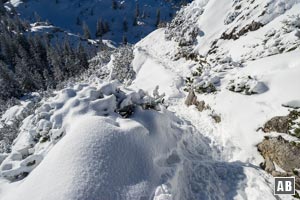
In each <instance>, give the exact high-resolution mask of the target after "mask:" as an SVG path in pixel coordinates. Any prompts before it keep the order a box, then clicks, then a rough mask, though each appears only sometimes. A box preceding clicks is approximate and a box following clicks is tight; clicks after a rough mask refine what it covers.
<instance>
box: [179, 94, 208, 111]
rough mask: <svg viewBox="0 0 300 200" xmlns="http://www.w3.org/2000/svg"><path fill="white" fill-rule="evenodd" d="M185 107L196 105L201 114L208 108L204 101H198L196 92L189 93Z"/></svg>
mask: <svg viewBox="0 0 300 200" xmlns="http://www.w3.org/2000/svg"><path fill="white" fill-rule="evenodd" d="M185 105H187V106H191V105H194V106H196V108H197V109H198V110H199V111H200V112H202V111H203V110H205V109H207V108H208V106H206V105H205V102H204V101H198V100H197V96H196V94H195V92H194V90H190V91H189V94H188V96H187V98H186V100H185Z"/></svg>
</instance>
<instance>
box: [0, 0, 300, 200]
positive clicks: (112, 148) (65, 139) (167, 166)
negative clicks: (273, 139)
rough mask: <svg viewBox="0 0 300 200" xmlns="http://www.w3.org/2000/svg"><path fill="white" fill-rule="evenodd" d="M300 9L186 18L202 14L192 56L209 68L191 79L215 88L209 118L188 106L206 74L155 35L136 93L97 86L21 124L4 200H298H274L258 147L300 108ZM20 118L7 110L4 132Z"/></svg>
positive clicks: (203, 8)
mask: <svg viewBox="0 0 300 200" xmlns="http://www.w3.org/2000/svg"><path fill="white" fill-rule="evenodd" d="M253 2H254V1H253ZM125 3H126V1H124V2H123V3H122V4H125ZM238 3H240V4H238ZM237 5H241V10H240V11H239V13H235V14H234V12H235V10H236V6H237ZM255 6H257V7H256V8H255ZM299 6H300V4H299V1H298V0H293V1H281V0H275V1H272V2H271V3H270V4H268V5H266V2H264V1H262V0H259V1H255V2H254V3H253V4H252V3H249V2H247V1H230V0H224V1H222V2H220V1H217V0H210V1H207V0H195V1H194V2H193V3H191V4H189V5H188V6H187V7H186V8H185V10H184V12H183V13H185V15H186V16H185V17H195V16H194V14H195V13H202V14H201V16H200V17H199V16H197V17H198V18H197V19H196V24H193V25H196V26H197V27H198V28H199V29H200V30H201V31H202V32H201V34H199V36H198V37H197V40H196V41H195V43H194V44H192V45H191V46H190V47H191V49H192V50H193V51H197V52H199V53H200V54H203V55H206V56H207V58H205V59H206V60H207V61H208V62H209V65H208V66H206V65H205V66H204V67H203V72H202V74H201V75H199V76H196V77H194V78H195V84H198V86H199V85H201V84H206V85H207V84H210V83H211V84H213V85H214V86H215V87H216V92H213V93H202V94H197V99H198V100H203V101H205V103H206V105H208V106H209V107H210V109H206V110H204V111H203V112H199V111H198V110H197V108H196V107H195V106H190V107H187V106H185V105H184V101H185V98H186V96H187V92H185V91H184V89H185V86H186V85H185V82H184V80H185V78H186V77H190V76H191V74H192V73H193V72H194V71H195V69H197V68H198V67H199V66H200V64H199V62H198V61H197V62H196V61H193V60H186V59H184V58H180V59H175V58H176V54H177V53H178V49H179V46H178V43H177V42H175V41H173V40H166V37H165V36H166V35H165V31H166V30H165V29H158V30H156V31H154V32H152V33H151V34H149V35H148V36H147V37H146V38H144V39H143V40H141V41H140V42H138V43H137V44H136V45H135V47H134V60H133V62H132V66H133V69H134V70H135V72H136V77H135V79H134V80H133V82H132V84H131V85H130V86H129V87H124V86H122V85H121V84H120V83H118V82H117V81H111V82H105V81H103V80H98V79H97V78H93V80H92V79H91V80H89V81H83V83H76V84H71V85H70V86H68V87H66V88H65V89H63V90H60V91H56V92H55V96H54V97H51V98H49V99H44V100H43V101H42V104H41V106H40V107H39V108H37V109H36V110H35V113H33V114H32V115H30V116H28V117H26V118H25V119H24V120H23V123H22V126H21V128H20V133H19V135H18V137H17V139H16V140H15V142H14V145H13V148H12V153H9V154H7V155H1V156H0V160H1V161H2V162H1V166H0V172H1V178H0V188H1V190H2V191H1V193H0V198H1V199H4V200H14V199H16V200H17V199H19V197H20V196H22V198H24V199H32V200H35V199H36V200H39V199H43V200H44V199H45V200H52V199H57V200H60V199H61V200H71V199H72V200H73V199H78V200H79V199H80V200H85V199H86V200H90V199H96V198H100V199H105V200H113V199H139V200H140V199H154V200H171V199H174V200H177V199H178V200H186V199H220V200H221V199H249V200H260V199H268V200H269V199H270V200H271V199H274V200H275V199H278V198H281V199H292V197H291V196H280V197H276V196H274V195H273V186H274V178H273V177H272V176H271V175H270V174H267V173H266V172H265V171H263V170H262V169H261V168H260V167H259V164H260V163H261V162H263V158H262V156H261V155H260V154H259V152H258V151H257V147H256V145H257V144H258V143H259V142H261V141H262V140H263V138H264V136H266V135H269V136H278V135H281V134H279V133H270V134H265V133H262V132H261V131H258V128H259V127H262V126H263V124H264V123H265V122H266V121H268V120H269V119H271V118H272V117H274V116H284V115H287V114H288V112H289V109H290V107H299V104H300V103H299V99H300V94H299V85H300V79H299V74H300V59H299V47H298V46H297V45H299V39H298V40H297V38H296V37H295V32H296V31H297V30H298V29H299V28H297V27H293V26H292V25H287V24H294V22H292V18H293V17H291V16H294V15H297V14H299ZM247 7H248V9H247ZM254 8H255V9H254ZM264 8H266V14H265V15H261V12H263V11H264ZM237 10H238V9H237ZM247 14H248V17H245V18H244V19H243V18H242V17H241V18H240V16H247ZM260 15H261V16H260ZM235 17H236V18H235ZM229 18H230V19H229ZM253 20H257V21H259V22H263V23H264V26H263V27H261V28H259V29H258V30H256V31H252V32H248V33H246V34H244V35H242V36H240V37H239V38H238V39H236V40H233V39H231V40H223V39H220V40H218V41H217V43H216V45H217V46H218V47H217V51H216V53H210V54H206V53H207V52H208V51H209V50H210V48H211V43H212V42H213V41H214V40H216V39H219V38H220V36H221V35H222V33H224V32H227V33H228V32H230V31H231V30H232V28H233V27H235V26H237V27H238V30H240V29H242V28H243V27H245V26H246V25H248V24H249V23H251V22H252V21H253ZM284 20H288V21H289V23H283V22H282V21H284ZM192 21H193V20H192ZM179 28H180V27H179ZM286 30H291V31H286ZM185 36H186V35H185ZM113 46H114V45H113ZM294 46H296V47H297V48H293V47H294ZM111 64H112V62H110V63H109V64H108V65H107V66H105V67H106V68H107V69H111V66H110V65H111ZM244 88H246V89H247V91H244ZM245 94H247V95H245ZM163 101H164V102H165V103H164V105H160V106H155V108H154V109H144V108H145V107H144V106H143V105H145V104H147V103H151V102H163ZM131 105H135V109H134V112H133V114H132V115H131V116H129V117H128V118H124V117H122V116H121V115H120V113H121V112H118V111H120V110H122V109H124V108H128V106H129V107H130V106H131ZM287 107H288V108H287ZM19 112H20V111H19V107H13V108H11V109H9V110H8V111H7V113H6V114H5V115H4V116H3V117H2V118H3V121H10V120H11V119H12V118H13V116H18V113H19ZM212 116H219V117H220V119H221V122H219V123H216V121H215V120H214V119H213V117H212ZM283 137H284V138H285V139H287V140H289V141H294V140H295V138H294V137H292V136H289V135H283ZM276 168H277V169H279V168H280V167H279V166H276ZM24 174H28V176H27V177H23V176H24ZM4 178H5V179H4ZM20 179H22V180H20ZM7 180H9V181H11V182H8V181H7ZM33 191H34V192H33Z"/></svg>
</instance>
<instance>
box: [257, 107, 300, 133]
mask: <svg viewBox="0 0 300 200" xmlns="http://www.w3.org/2000/svg"><path fill="white" fill-rule="evenodd" d="M299 118H300V112H298V111H296V110H293V111H291V112H290V113H289V114H288V115H287V116H277V117H273V118H272V119H270V120H269V121H267V122H266V123H265V124H264V126H263V128H262V130H263V131H264V132H265V133H269V132H277V133H286V134H291V135H294V136H296V137H300V134H299V133H298V132H299V128H300V125H299V123H297V120H298V119H299Z"/></svg>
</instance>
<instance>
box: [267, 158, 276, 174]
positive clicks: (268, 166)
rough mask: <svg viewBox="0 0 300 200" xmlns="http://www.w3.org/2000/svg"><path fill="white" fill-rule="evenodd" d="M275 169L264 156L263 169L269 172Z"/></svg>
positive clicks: (270, 161)
mask: <svg viewBox="0 0 300 200" xmlns="http://www.w3.org/2000/svg"><path fill="white" fill-rule="evenodd" d="M274 170H275V165H274V163H273V162H272V160H271V159H270V158H269V157H266V158H265V171H267V172H269V173H271V172H273V171H274Z"/></svg>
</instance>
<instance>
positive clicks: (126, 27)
mask: <svg viewBox="0 0 300 200" xmlns="http://www.w3.org/2000/svg"><path fill="white" fill-rule="evenodd" d="M123 31H124V32H127V31H128V23H127V20H126V19H124V21H123Z"/></svg>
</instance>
